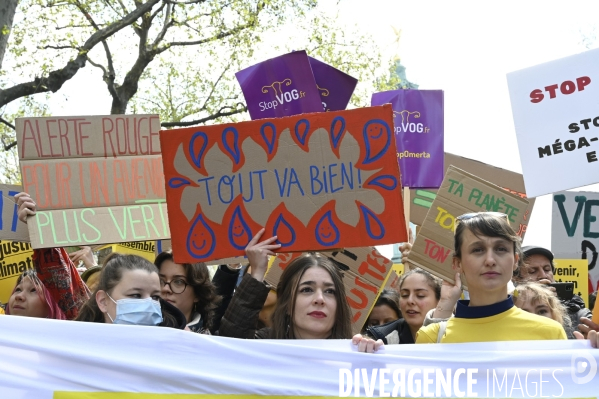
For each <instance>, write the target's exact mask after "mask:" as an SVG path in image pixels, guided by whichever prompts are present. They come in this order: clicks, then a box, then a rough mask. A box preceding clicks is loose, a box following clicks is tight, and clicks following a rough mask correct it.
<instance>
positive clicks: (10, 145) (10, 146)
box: [4, 141, 17, 151]
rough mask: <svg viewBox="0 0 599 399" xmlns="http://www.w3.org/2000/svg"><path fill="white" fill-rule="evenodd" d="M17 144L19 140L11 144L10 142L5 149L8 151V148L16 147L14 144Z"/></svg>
mask: <svg viewBox="0 0 599 399" xmlns="http://www.w3.org/2000/svg"><path fill="white" fill-rule="evenodd" d="M16 145H17V142H16V141H13V142H12V143H10V144H8V145H5V146H4V151H8V150H10V149H11V148H13V147H14V146H16Z"/></svg>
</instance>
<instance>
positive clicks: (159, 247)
mask: <svg viewBox="0 0 599 399" xmlns="http://www.w3.org/2000/svg"><path fill="white" fill-rule="evenodd" d="M154 248H156V252H155V255H156V256H158V255H159V254H160V253H162V252H165V251H169V250H170V249H171V240H157V241H156V246H155V247H154Z"/></svg>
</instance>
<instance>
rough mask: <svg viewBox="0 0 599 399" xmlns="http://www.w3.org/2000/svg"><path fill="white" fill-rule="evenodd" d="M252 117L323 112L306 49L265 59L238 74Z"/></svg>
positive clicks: (261, 117)
mask: <svg viewBox="0 0 599 399" xmlns="http://www.w3.org/2000/svg"><path fill="white" fill-rule="evenodd" d="M235 76H236V77H237V80H238V81H239V85H240V86H241V91H243V96H244V97H245V101H246V103H247V107H248V111H249V113H250V117H251V118H252V119H263V118H277V117H282V116H291V115H297V114H306V113H311V112H323V110H324V109H323V107H322V103H321V101H320V95H319V94H318V89H317V88H316V81H315V80H314V74H313V73H312V68H311V67H310V61H308V55H307V54H306V52H305V51H294V52H293V53H289V54H285V55H282V56H280V57H276V58H272V59H270V60H266V61H264V62H261V63H259V64H256V65H253V66H251V67H249V68H246V69H244V70H242V71H239V72H237V73H236V74H235Z"/></svg>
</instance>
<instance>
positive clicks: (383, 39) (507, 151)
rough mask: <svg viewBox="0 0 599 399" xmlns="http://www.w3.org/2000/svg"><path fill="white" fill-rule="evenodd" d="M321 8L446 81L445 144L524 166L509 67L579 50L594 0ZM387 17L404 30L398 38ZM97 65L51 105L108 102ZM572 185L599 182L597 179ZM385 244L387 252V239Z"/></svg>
mask: <svg viewBox="0 0 599 399" xmlns="http://www.w3.org/2000/svg"><path fill="white" fill-rule="evenodd" d="M320 9H321V10H324V11H326V12H330V13H331V14H336V13H338V19H339V22H340V24H341V25H342V26H345V29H348V30H350V31H353V32H365V33H369V34H370V35H372V37H373V40H374V41H375V42H376V43H377V44H378V46H379V47H381V48H383V49H384V50H385V51H386V52H388V54H392V55H393V54H397V55H399V56H400V58H401V61H402V64H403V65H404V66H406V68H407V77H408V79H409V80H410V81H412V82H414V83H417V84H418V85H420V88H421V89H441V90H444V92H445V150H446V151H447V152H451V153H454V154H457V155H460V156H463V157H468V158H472V159H475V160H478V161H482V162H485V163H488V164H491V165H494V166H497V167H501V168H504V169H508V170H512V171H515V172H519V173H521V165H520V158H519V155H518V147H517V142H516V134H515V131H514V125H513V120H512V113H511V108H510V100H509V95H508V87H507V81H506V74H507V73H509V72H512V71H516V70H519V69H523V68H527V67H530V66H534V65H537V64H541V63H544V62H547V61H551V60H555V59H559V58H563V57H566V56H569V55H573V54H577V53H580V52H582V51H585V50H586V47H585V45H584V44H583V37H584V35H585V34H586V35H587V36H592V35H593V34H594V26H596V22H595V21H596V16H597V15H599V2H596V1H574V0H570V1H568V2H565V1H548V0H543V1H528V0H527V1H523V0H519V1H511V0H502V1H423V0H412V1H408V0H405V1H399V0H380V1H377V0H368V2H365V1H364V0H340V1H334V0H325V1H323V2H322V4H321V6H320ZM393 27H394V28H395V29H400V30H401V38H400V41H399V44H397V42H396V39H397V36H396V34H395V33H394V30H393ZM595 46H596V44H595V43H593V44H592V45H591V48H594V47H595ZM98 73H99V71H98V70H97V69H95V68H91V67H90V68H85V69H84V70H83V71H82V72H80V73H79V74H78V75H77V76H76V77H75V78H74V79H72V80H71V81H69V82H67V83H66V84H65V85H64V87H63V90H62V94H64V95H65V98H68V101H61V102H59V104H60V105H57V106H55V107H54V109H55V110H56V111H55V112H56V113H60V114H71V115H77V114H98V113H103V112H107V111H108V110H109V105H110V99H109V97H108V95H107V91H106V89H105V87H104V84H103V82H102V81H101V79H99V78H98V77H97V76H96V77H92V74H98ZM82 83H85V84H86V85H87V88H86V90H85V91H81V90H80V87H81V84H82ZM90 83H91V85H90ZM547 178H550V176H547ZM577 190H585V191H599V185H594V186H588V187H585V188H579V189H577ZM524 244H526V245H531V244H535V245H541V246H546V247H550V246H551V196H550V195H546V196H542V197H538V198H537V201H536V204H535V208H534V211H533V213H532V216H531V219H530V223H529V226H528V231H527V234H526V237H525V239H524ZM382 252H383V253H384V254H385V255H387V256H391V249H390V248H388V247H387V248H384V249H382Z"/></svg>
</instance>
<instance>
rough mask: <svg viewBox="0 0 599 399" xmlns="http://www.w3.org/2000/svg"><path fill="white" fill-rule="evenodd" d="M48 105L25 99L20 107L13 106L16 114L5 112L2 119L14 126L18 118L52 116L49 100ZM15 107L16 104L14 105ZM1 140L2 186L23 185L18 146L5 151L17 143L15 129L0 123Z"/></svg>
mask: <svg viewBox="0 0 599 399" xmlns="http://www.w3.org/2000/svg"><path fill="white" fill-rule="evenodd" d="M45 100H46V103H39V102H37V101H36V100H34V99H33V98H32V97H25V98H23V99H21V100H20V101H19V104H18V106H13V107H11V108H14V109H15V111H14V112H3V113H2V114H1V115H0V117H1V118H2V119H4V120H5V121H8V122H10V123H13V124H14V120H15V119H16V118H22V117H27V116H31V115H35V116H50V115H49V113H48V105H47V100H48V96H46V98H45ZM13 105H14V104H13ZM0 140H1V141H2V149H0V151H2V152H1V155H0V183H2V184H21V171H20V170H19V156H18V153H17V146H13V147H12V148H11V149H10V150H8V151H5V150H4V149H5V148H6V147H8V146H9V145H11V144H12V143H14V142H15V141H16V135H15V131H14V129H12V128H11V127H9V126H7V125H6V124H4V123H0Z"/></svg>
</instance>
